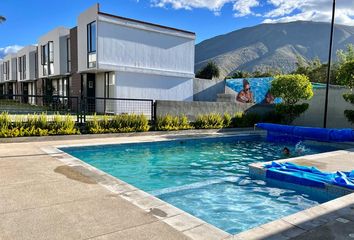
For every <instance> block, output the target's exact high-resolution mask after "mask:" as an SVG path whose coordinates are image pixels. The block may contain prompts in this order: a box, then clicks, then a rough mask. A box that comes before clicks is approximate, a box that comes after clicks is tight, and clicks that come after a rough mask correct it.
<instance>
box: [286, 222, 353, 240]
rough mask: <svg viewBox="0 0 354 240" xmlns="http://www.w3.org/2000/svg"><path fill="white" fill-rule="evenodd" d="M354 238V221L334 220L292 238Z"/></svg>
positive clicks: (339, 239)
mask: <svg viewBox="0 0 354 240" xmlns="http://www.w3.org/2000/svg"><path fill="white" fill-rule="evenodd" d="M353 238H354V222H352V221H349V222H346V223H342V222H339V221H332V222H330V223H327V224H325V225H323V226H321V227H318V228H316V229H313V230H311V231H308V232H306V233H304V234H301V235H299V236H297V237H295V238H292V240H314V239H319V240H352V239H353Z"/></svg>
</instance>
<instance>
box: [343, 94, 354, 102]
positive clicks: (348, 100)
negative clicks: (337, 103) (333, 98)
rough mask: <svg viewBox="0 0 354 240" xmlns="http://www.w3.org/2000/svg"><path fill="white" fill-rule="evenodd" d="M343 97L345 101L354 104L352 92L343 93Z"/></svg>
mask: <svg viewBox="0 0 354 240" xmlns="http://www.w3.org/2000/svg"><path fill="white" fill-rule="evenodd" d="M343 98H344V100H345V101H347V102H349V103H353V104H354V93H345V94H343Z"/></svg>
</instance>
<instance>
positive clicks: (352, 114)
mask: <svg viewBox="0 0 354 240" xmlns="http://www.w3.org/2000/svg"><path fill="white" fill-rule="evenodd" d="M344 115H345V117H346V118H347V119H348V121H349V122H350V123H352V124H354V110H345V111H344Z"/></svg>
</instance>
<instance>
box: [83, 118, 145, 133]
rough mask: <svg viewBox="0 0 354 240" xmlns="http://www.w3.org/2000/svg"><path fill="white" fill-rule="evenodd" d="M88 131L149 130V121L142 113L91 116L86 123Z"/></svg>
mask: <svg viewBox="0 0 354 240" xmlns="http://www.w3.org/2000/svg"><path fill="white" fill-rule="evenodd" d="M87 129H88V132H89V133H95V134H97V133H119V132H145V131H148V130H149V121H148V119H147V118H146V117H145V116H144V115H136V114H120V115H115V116H112V117H110V116H107V115H104V116H102V117H99V116H97V115H94V116H93V120H92V121H89V122H88V123H87Z"/></svg>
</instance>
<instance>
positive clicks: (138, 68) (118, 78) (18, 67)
mask: <svg viewBox="0 0 354 240" xmlns="http://www.w3.org/2000/svg"><path fill="white" fill-rule="evenodd" d="M194 45H195V34H194V33H192V32H189V31H185V30H180V29H175V28H171V27H166V26H161V25H157V24H153V23H147V22H143V21H139V20H135V19H129V18H124V17H120V16H115V15H112V14H108V13H104V12H101V11H100V9H99V5H98V4H96V5H94V6H92V7H91V8H89V9H87V10H86V11H85V12H83V13H81V14H80V15H79V16H78V18H77V26H76V27H74V28H71V29H69V28H65V27H58V28H56V29H53V30H52V31H50V32H48V33H47V34H45V35H43V36H41V37H40V38H39V40H38V44H37V46H28V47H25V48H23V49H21V50H20V51H18V53H17V54H10V55H8V56H6V57H5V58H4V59H3V60H2V62H0V65H2V66H1V69H2V72H1V77H2V78H1V79H0V81H1V83H2V84H0V85H1V86H2V88H3V93H5V94H7V95H9V94H10V93H12V94H16V93H17V94H24V95H26V94H27V95H35V94H37V95H52V96H61V97H70V96H78V97H81V98H88V99H91V100H90V101H88V103H89V104H90V105H91V108H92V109H93V110H94V111H102V104H101V102H100V100H98V99H99V98H120V99H152V100H179V101H192V100H193V78H194ZM11 83H12V87H9V86H11ZM0 90H1V89H0ZM0 93H1V92H0ZM105 107H106V106H105ZM109 107H110V110H109V111H110V112H114V113H119V110H118V109H117V106H114V104H113V105H110V106H109ZM104 110H105V111H106V109H104Z"/></svg>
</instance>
